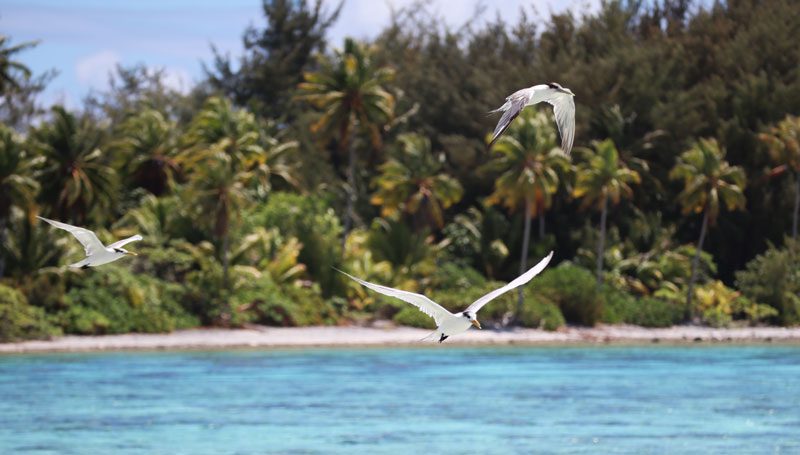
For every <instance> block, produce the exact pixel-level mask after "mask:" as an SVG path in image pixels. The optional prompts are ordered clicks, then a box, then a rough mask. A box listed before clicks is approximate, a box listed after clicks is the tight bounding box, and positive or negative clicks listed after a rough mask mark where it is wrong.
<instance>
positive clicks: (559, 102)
mask: <svg viewBox="0 0 800 455" xmlns="http://www.w3.org/2000/svg"><path fill="white" fill-rule="evenodd" d="M550 90H551V91H552V92H553V93H550V94H548V95H547V97H546V98H544V99H543V100H542V101H544V102H546V103H547V104H550V105H551V106H553V115H554V116H555V118H556V125H558V134H560V135H561V150H563V151H564V153H566V154H567V155H569V152H571V151H572V143H573V142H574V141H575V99H574V98H573V97H572V95H570V94H568V93H564V92H560V91H558V90H552V89H550Z"/></svg>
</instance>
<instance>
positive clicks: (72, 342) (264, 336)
mask: <svg viewBox="0 0 800 455" xmlns="http://www.w3.org/2000/svg"><path fill="white" fill-rule="evenodd" d="M429 333H430V331H429V330H423V329H415V328H409V327H388V326H387V327H385V328H376V327H355V326H352V327H292V328H279V327H261V326H252V327H249V328H245V329H217V328H213V329H192V330H181V331H176V332H172V333H164V334H125V335H102V336H64V337H57V338H54V339H52V340H40V341H24V342H18V343H5V344H0V353H6V354H9V353H29V352H90V351H125V350H180V349H199V350H204V349H230V348H285V347H356V346H402V345H405V346H437V345H438V344H437V343H436V342H432V341H425V342H421V341H420V339H422V338H423V337H425V336H426V335H428V334H429ZM657 342H664V343H697V342H710V343H750V342H755V343H758V342H762V343H768V342H775V343H800V327H795V328H783V327H752V328H731V329H715V328H709V327H697V326H676V327H670V328H664V329H648V328H643V327H637V326H626V325H603V326H598V327H594V328H586V327H570V328H565V329H563V330H560V331H557V332H547V331H543V330H535V329H514V330H491V329H484V330H470V331H469V332H467V333H464V334H462V335H459V336H458V337H456V338H454V339H453V340H447V341H446V342H445V343H444V345H447V346H452V345H498V346H499V345H571V344H605V343H628V344H630V343H642V344H645V343H657Z"/></svg>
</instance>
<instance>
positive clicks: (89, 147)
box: [32, 106, 117, 225]
mask: <svg viewBox="0 0 800 455" xmlns="http://www.w3.org/2000/svg"><path fill="white" fill-rule="evenodd" d="M52 113H53V117H52V120H51V121H50V122H48V123H45V124H43V125H42V126H41V127H40V128H38V129H37V130H35V131H34V132H33V135H32V137H33V140H32V147H33V148H35V149H36V151H37V152H38V153H39V154H41V155H42V156H43V157H44V160H43V163H42V166H41V169H40V172H39V174H38V180H39V182H40V183H41V186H42V191H41V192H40V193H39V199H40V201H41V202H42V203H44V204H45V205H47V206H48V207H49V208H50V213H51V215H52V217H53V218H58V219H60V220H64V221H72V222H74V223H75V224H79V225H80V224H83V223H84V222H85V221H86V217H87V216H88V214H89V213H90V212H92V211H93V210H97V211H98V212H100V213H103V212H104V211H106V210H108V209H109V208H110V207H111V204H112V201H113V200H114V199H115V197H116V194H117V191H116V182H117V177H116V174H115V173H114V170H113V169H112V168H111V167H110V166H108V165H107V164H106V160H105V159H104V158H105V157H104V156H103V151H102V147H103V142H104V141H103V139H104V138H103V134H102V132H101V131H100V130H99V129H98V128H97V127H96V126H95V125H94V124H93V123H92V120H91V119H89V118H88V117H82V118H77V117H76V116H75V115H73V114H71V113H69V112H67V110H66V109H64V108H63V107H61V106H56V107H54V108H53V110H52Z"/></svg>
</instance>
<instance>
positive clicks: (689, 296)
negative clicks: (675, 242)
mask: <svg viewBox="0 0 800 455" xmlns="http://www.w3.org/2000/svg"><path fill="white" fill-rule="evenodd" d="M707 230H708V208H706V209H705V210H704V211H703V226H702V227H701V228H700V239H699V240H698V241H697V250H696V251H695V252H694V258H693V259H692V274H691V276H690V277H689V289H688V291H686V319H687V320H689V321H691V320H692V318H693V317H694V312H693V311H692V295H694V282H695V280H697V269H698V267H699V266H700V254H701V253H702V252H703V241H705V239H706V231H707Z"/></svg>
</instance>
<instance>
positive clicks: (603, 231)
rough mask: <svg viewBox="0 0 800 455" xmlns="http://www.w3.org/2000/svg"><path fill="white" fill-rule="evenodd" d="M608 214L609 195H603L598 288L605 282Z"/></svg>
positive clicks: (598, 254)
mask: <svg viewBox="0 0 800 455" xmlns="http://www.w3.org/2000/svg"><path fill="white" fill-rule="evenodd" d="M607 216H608V195H605V196H603V208H602V211H601V212H600V238H599V239H597V288H598V289H599V288H600V285H602V284H603V252H604V251H605V247H606V217H607Z"/></svg>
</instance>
